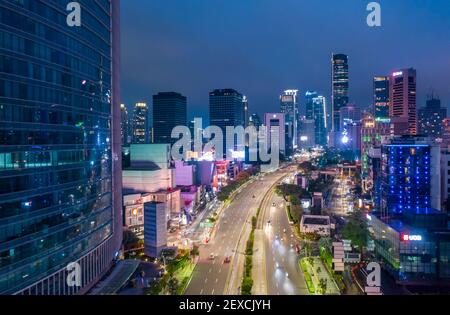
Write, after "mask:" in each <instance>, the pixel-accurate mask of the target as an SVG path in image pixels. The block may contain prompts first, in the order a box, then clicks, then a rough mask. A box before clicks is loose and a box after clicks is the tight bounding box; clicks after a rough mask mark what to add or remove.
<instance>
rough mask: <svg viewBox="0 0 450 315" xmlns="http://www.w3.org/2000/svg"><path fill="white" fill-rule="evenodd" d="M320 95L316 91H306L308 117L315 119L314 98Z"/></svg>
mask: <svg viewBox="0 0 450 315" xmlns="http://www.w3.org/2000/svg"><path fill="white" fill-rule="evenodd" d="M317 96H318V94H317V92H315V91H307V92H306V93H305V98H306V103H305V110H306V115H305V117H306V119H314V113H313V112H314V98H316V97H317Z"/></svg>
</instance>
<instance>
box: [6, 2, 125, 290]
mask: <svg viewBox="0 0 450 315" xmlns="http://www.w3.org/2000/svg"><path fill="white" fill-rule="evenodd" d="M78 2H79V3H80V5H81V10H82V14H81V18H82V24H81V26H80V27H69V26H68V25H67V22H66V18H67V14H68V12H67V11H66V6H67V3H68V1H64V0H41V1H36V0H21V1H15V0H2V1H1V2H0V294H24V295H41V294H50V295H70V294H83V293H85V292H87V291H88V290H89V289H90V288H91V287H92V286H93V284H95V283H96V282H97V281H98V280H99V278H100V277H101V276H102V275H103V274H104V273H105V272H106V271H107V270H108V269H109V267H110V266H111V263H112V262H113V260H114V258H115V257H116V256H117V255H118V250H119V249H120V244H121V235H122V232H121V226H122V224H121V223H122V222H121V219H120V217H121V213H120V212H121V177H120V176H121V175H120V174H121V172H120V163H121V154H120V144H121V131H120V103H119V95H118V94H119V91H118V75H119V74H118V72H117V71H116V69H118V63H119V60H118V52H119V45H120V43H119V34H118V30H119V21H118V17H119V12H118V10H119V8H118V5H119V2H118V1H116V0H114V1H108V0H102V1H91V0H79V1H78ZM112 174H114V175H112ZM72 263H77V264H78V266H79V267H80V271H81V273H80V278H81V286H76V285H74V286H70V285H68V283H67V281H66V280H67V278H68V276H69V275H70V273H69V272H68V271H67V266H68V265H69V264H72Z"/></svg>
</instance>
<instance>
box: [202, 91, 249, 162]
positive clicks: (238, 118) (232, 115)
mask: <svg viewBox="0 0 450 315" xmlns="http://www.w3.org/2000/svg"><path fill="white" fill-rule="evenodd" d="M209 122H210V125H212V126H217V127H219V128H220V129H221V130H222V133H223V154H224V156H225V155H226V153H227V152H226V149H227V145H226V144H227V137H226V128H227V127H237V126H241V127H244V125H245V110H244V102H243V96H242V94H241V93H239V92H237V91H236V90H233V89H217V90H214V91H212V92H211V93H209ZM234 140H235V143H236V139H234ZM230 149H233V148H230ZM234 149H237V148H236V147H234Z"/></svg>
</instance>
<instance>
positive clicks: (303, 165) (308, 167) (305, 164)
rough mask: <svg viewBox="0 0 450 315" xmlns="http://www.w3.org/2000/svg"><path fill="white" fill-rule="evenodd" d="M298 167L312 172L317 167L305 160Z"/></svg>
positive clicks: (306, 171)
mask: <svg viewBox="0 0 450 315" xmlns="http://www.w3.org/2000/svg"><path fill="white" fill-rule="evenodd" d="M298 169H299V170H302V171H303V172H305V173H310V172H312V171H314V170H315V169H316V168H315V167H314V166H313V165H312V163H311V162H309V161H305V162H302V163H300V164H299V166H298Z"/></svg>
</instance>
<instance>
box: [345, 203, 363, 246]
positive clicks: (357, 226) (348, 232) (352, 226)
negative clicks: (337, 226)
mask: <svg viewBox="0 0 450 315" xmlns="http://www.w3.org/2000/svg"><path fill="white" fill-rule="evenodd" d="M342 237H343V238H344V239H348V240H351V241H352V244H353V245H355V246H357V247H358V248H359V249H360V250H361V251H362V249H363V248H364V247H366V246H367V240H368V238H369V229H368V226H367V220H366V219H365V217H364V214H363V213H362V212H361V211H356V210H355V211H353V212H352V214H351V215H350V217H349V220H348V223H347V224H346V225H345V226H344V228H343V229H342Z"/></svg>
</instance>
